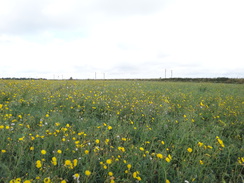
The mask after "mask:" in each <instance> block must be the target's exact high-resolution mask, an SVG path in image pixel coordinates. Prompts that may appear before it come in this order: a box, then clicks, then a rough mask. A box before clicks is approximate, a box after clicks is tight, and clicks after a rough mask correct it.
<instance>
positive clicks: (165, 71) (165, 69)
mask: <svg viewBox="0 0 244 183" xmlns="http://www.w3.org/2000/svg"><path fill="white" fill-rule="evenodd" d="M166 73H167V70H166V69H165V79H166Z"/></svg>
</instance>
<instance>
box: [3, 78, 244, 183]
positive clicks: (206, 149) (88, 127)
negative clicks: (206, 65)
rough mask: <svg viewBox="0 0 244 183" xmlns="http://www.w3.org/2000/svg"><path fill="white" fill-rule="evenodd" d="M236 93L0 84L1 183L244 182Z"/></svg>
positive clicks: (130, 84)
mask: <svg viewBox="0 0 244 183" xmlns="http://www.w3.org/2000/svg"><path fill="white" fill-rule="evenodd" d="M243 93H244V86H243V85H242V84H220V83H218V84H216V83H181V82H152V81H151V82H150V81H103V80H100V81H99V80H98V81H93V80H90V81H76V80H70V81H49V80H47V81H42V80H35V81H34V80H27V81H21V80H20V81H14V80H8V81H6V80H0V134H1V141H0V182H10V183H15V182H24V183H29V182H44V183H50V182H54V183H56V182H60V183H65V182H76V183H79V182H82V183H83V182H94V183H95V182H106V183H113V182H121V183H122V182H151V183H155V182H166V183H170V182H171V183H172V182H175V183H178V182H208V183H210V182H223V183H224V182H233V183H235V182H236V183H239V182H243V181H244V133H243V131H244V116H243V114H244V95H243Z"/></svg>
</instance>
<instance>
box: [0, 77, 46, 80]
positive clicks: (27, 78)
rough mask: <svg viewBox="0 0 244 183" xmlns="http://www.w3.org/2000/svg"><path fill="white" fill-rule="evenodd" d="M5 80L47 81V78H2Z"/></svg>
mask: <svg viewBox="0 0 244 183" xmlns="http://www.w3.org/2000/svg"><path fill="white" fill-rule="evenodd" d="M1 79H3V80H47V79H46V78H15V77H13V78H11V77H8V78H1Z"/></svg>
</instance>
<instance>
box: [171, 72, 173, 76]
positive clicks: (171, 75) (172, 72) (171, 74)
mask: <svg viewBox="0 0 244 183" xmlns="http://www.w3.org/2000/svg"><path fill="white" fill-rule="evenodd" d="M171 78H173V70H171Z"/></svg>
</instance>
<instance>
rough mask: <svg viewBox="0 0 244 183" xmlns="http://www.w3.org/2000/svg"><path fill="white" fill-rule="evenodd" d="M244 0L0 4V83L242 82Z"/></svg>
mask: <svg viewBox="0 0 244 183" xmlns="http://www.w3.org/2000/svg"><path fill="white" fill-rule="evenodd" d="M243 10H244V1H243V0H184V1H183V0H0V78H2V77H44V78H50V79H53V78H55V79H58V78H59V79H61V78H70V77H73V78H81V79H87V78H91V79H92V78H95V72H96V77H97V79H102V78H103V77H104V76H105V78H159V77H162V78H164V77H165V69H166V77H171V71H172V74H173V77H234V78H236V77H238V78H244V11H243Z"/></svg>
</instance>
